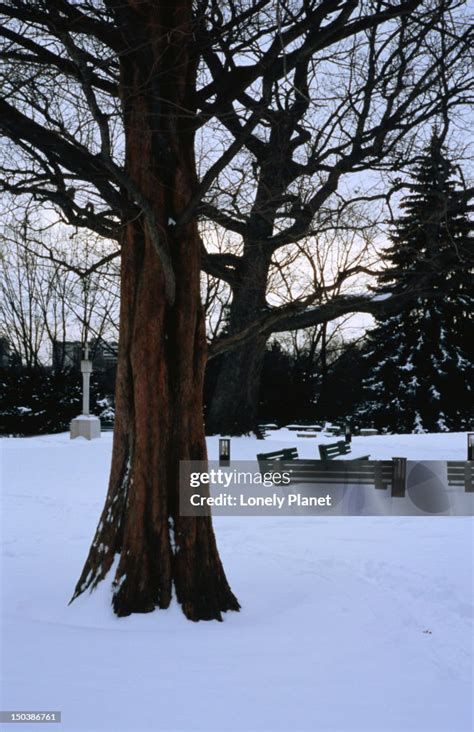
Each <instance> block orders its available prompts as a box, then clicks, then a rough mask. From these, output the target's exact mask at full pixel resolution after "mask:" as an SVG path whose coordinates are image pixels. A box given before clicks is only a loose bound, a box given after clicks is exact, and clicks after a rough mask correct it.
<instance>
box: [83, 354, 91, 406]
mask: <svg viewBox="0 0 474 732" xmlns="http://www.w3.org/2000/svg"><path fill="white" fill-rule="evenodd" d="M81 371H82V414H83V415H84V416H85V417H89V414H90V412H89V410H90V388H91V373H92V361H89V347H88V345H87V343H86V349H85V353H84V358H83V360H82V361H81Z"/></svg>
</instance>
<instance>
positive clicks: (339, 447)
mask: <svg viewBox="0 0 474 732" xmlns="http://www.w3.org/2000/svg"><path fill="white" fill-rule="evenodd" d="M318 447H319V455H320V457H321V460H334V458H337V457H339V455H349V454H351V446H350V444H349V443H348V442H345V441H344V440H338V442H328V443H326V444H323V445H318ZM369 458H370V455H358V456H357V457H352V458H351V460H369Z"/></svg>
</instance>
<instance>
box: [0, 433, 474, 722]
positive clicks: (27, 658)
mask: <svg viewBox="0 0 474 732" xmlns="http://www.w3.org/2000/svg"><path fill="white" fill-rule="evenodd" d="M395 437H396V436H394V438H378V439H379V440H383V439H385V440H388V439H395ZM422 437H423V438H425V437H426V436H424V435H423V436H422ZM435 437H439V436H435ZM446 437H449V436H446ZM369 439H370V440H375V439H377V438H365V440H369ZM405 439H406V438H403V437H402V438H400V440H401V441H403V440H405ZM413 439H419V438H418V437H417V438H412V440H413ZM244 442H245V441H242V443H241V445H240V447H239V446H238V445H237V446H236V448H237V450H241V452H242V455H239V457H247V458H252V457H253V456H254V454H252V453H251V452H249V449H250V446H252V449H253V447H254V442H253V441H251V440H248V441H247V445H246V448H247V449H245V448H244ZM301 442H303V441H301ZM261 444H262V443H259V445H258V446H259V447H260V445H261ZM463 448H464V444H463ZM0 449H1V451H2V453H1V458H2V527H1V528H2V544H3V547H2V564H1V569H2V586H1V589H2V627H1V635H2V642H3V650H2V657H3V658H2V680H3V682H2V684H3V699H2V701H1V705H0V706H1V708H3V709H28V710H35V709H37V710H48V709H51V710H61V711H62V715H63V722H62V724H61V725H58V727H57V729H58V732H59V731H60V730H67V731H69V730H81V731H84V732H102V731H103V730H110V731H111V732H112V730H130V731H133V732H145V731H147V732H148V731H150V732H151V731H152V730H153V731H156V732H158V731H160V732H161V731H162V730H170V731H171V730H180V731H182V732H192V731H193V730H202V731H203V732H214V731H215V732H218V731H220V732H225V731H226V730H233V731H234V732H252V731H255V732H256V731H257V730H258V731H259V732H260V731H263V730H268V731H272V732H273V731H275V732H277V731H278V732H280V731H283V730H285V731H288V732H290V730H291V731H292V732H296V731H297V730H308V731H309V730H311V731H314V732H330V731H332V730H338V731H339V732H359V731H360V732H362V731H364V732H441V731H443V732H471V730H472V729H473V726H472V707H471V696H472V689H473V676H472V673H473V671H472V659H473V646H472V643H473V641H472V637H473V636H472V620H473V534H472V528H473V524H472V519H468V518H457V517H438V518H421V519H418V518H375V517H370V518H326V519H320V518H303V517H295V518H288V517H286V518H285V517H266V518H255V517H254V518H235V517H233V518H224V517H222V518H219V519H218V520H216V531H217V535H218V541H219V546H220V549H221V554H222V557H223V560H224V564H225V567H226V570H227V573H228V576H229V579H230V581H231V584H232V587H233V589H234V590H235V592H236V593H237V595H238V597H239V599H240V601H241V603H242V605H243V610H242V612H241V613H239V614H231V615H228V616H227V617H226V618H225V622H224V623H221V624H218V623H200V624H191V623H189V622H187V621H186V620H185V619H184V617H183V616H182V615H181V613H180V611H179V610H178V609H177V607H176V606H174V607H172V608H171V609H170V610H169V611H166V612H156V613H153V614H151V615H145V616H141V617H138V616H134V617H132V618H127V619H120V620H119V619H117V618H115V617H114V616H113V614H112V612H111V610H110V607H109V598H108V590H107V588H106V587H105V586H104V587H103V588H101V589H100V590H98V591H97V592H96V593H94V595H92V596H91V597H85V598H81V599H80V600H79V601H78V602H76V603H74V604H73V605H72V606H71V607H67V602H68V600H69V597H70V594H71V592H72V589H73V585H74V581H75V579H76V578H77V576H78V574H79V571H80V569H81V567H82V562H83V560H84V558H85V555H86V552H87V549H88V545H89V543H90V540H91V537H92V533H93V531H94V529H95V525H96V521H97V519H98V514H99V511H100V509H101V507H102V502H103V498H104V494H105V488H106V479H107V472H108V467H109V466H108V463H109V460H110V436H106V437H105V438H103V439H101V440H100V441H96V442H94V443H90V444H87V443H85V442H83V441H79V440H76V441H75V442H73V443H70V442H69V441H67V440H66V438H65V437H64V436H62V435H59V436H51V437H46V438H34V439H31V440H3V441H1V443H0ZM212 449H213V446H211V451H212ZM269 449H271V447H270V448H269ZM303 449H306V448H303ZM384 449H387V450H390V449H391V448H390V446H389V445H386V446H385V448H384ZM438 449H439V447H438ZM244 453H245V454H244ZM376 457H378V455H377V456H376ZM380 457H384V456H382V455H380ZM443 457H444V455H443ZM446 457H458V456H457V455H456V456H455V455H449V456H448V455H447V456H446ZM462 457H464V456H463V455H462V456H461V455H459V457H458V459H459V458H462ZM69 465H72V466H74V467H72V468H69V467H68V466H69ZM83 482H85V487H84V485H82V484H83ZM48 728H49V727H48ZM21 729H22V730H27V731H28V732H29V730H30V729H31V730H32V729H35V730H37V726H34V727H33V725H28V724H25V725H22V726H21ZM52 729H56V727H53V728H52Z"/></svg>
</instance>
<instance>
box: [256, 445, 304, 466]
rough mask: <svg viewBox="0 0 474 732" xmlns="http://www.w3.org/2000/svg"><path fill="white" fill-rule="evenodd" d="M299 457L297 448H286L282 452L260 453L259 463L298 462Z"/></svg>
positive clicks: (258, 456)
mask: <svg viewBox="0 0 474 732" xmlns="http://www.w3.org/2000/svg"><path fill="white" fill-rule="evenodd" d="M297 457H298V450H297V449H296V447H285V448H283V449H282V450H275V451H274V452H259V453H258V455H257V460H258V462H259V463H262V462H273V461H274V460H296V458H297Z"/></svg>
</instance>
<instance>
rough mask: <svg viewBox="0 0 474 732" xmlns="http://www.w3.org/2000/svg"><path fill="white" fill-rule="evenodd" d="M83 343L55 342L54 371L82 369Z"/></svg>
mask: <svg viewBox="0 0 474 732" xmlns="http://www.w3.org/2000/svg"><path fill="white" fill-rule="evenodd" d="M82 354H83V351H82V343H81V342H80V341H53V369H54V371H64V370H66V369H76V368H77V369H80V367H81V359H82V357H83V356H82Z"/></svg>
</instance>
